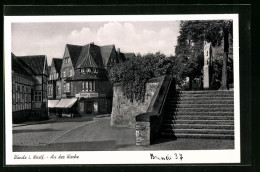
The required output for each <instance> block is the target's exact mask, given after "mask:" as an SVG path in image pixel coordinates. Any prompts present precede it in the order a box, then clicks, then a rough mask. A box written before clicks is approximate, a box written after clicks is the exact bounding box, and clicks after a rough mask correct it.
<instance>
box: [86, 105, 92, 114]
mask: <svg viewBox="0 0 260 172" xmlns="http://www.w3.org/2000/svg"><path fill="white" fill-rule="evenodd" d="M92 112H93V102H85V114H92Z"/></svg>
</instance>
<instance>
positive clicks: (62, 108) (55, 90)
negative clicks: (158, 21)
mask: <svg viewBox="0 0 260 172" xmlns="http://www.w3.org/2000/svg"><path fill="white" fill-rule="evenodd" d="M132 57H135V54H134V53H121V52H120V49H117V50H116V48H115V45H107V46H98V45H95V44H94V43H90V44H87V45H83V46H79V45H70V44H66V46H65V51H64V54H63V58H53V59H52V62H51V65H50V66H49V67H48V66H47V60H46V56H23V57H21V56H20V57H17V56H15V55H14V54H12V72H13V85H14V87H13V91H14V90H15V94H17V95H16V98H15V100H14V99H13V113H15V115H13V116H14V117H17V116H20V117H21V116H27V117H28V114H30V115H29V116H32V115H31V114H32V113H33V114H35V115H34V116H40V117H45V115H46V114H48V113H47V112H46V111H49V112H51V113H56V114H59V115H62V114H71V115H81V116H82V115H88V114H104V113H110V112H111V109H112V96H113V89H112V85H111V82H110V81H109V78H108V70H109V69H110V68H111V67H112V66H114V65H115V64H116V63H119V62H122V61H125V60H127V59H129V58H132ZM19 71H23V73H21V72H19ZM17 76H19V77H18V78H20V80H21V81H22V82H25V83H26V84H27V85H26V84H23V88H22V89H20V88H21V86H20V87H19V89H18V88H17V89H16V85H17V84H16V83H17V81H16V79H15V78H16V77H17ZM27 80H28V81H30V82H27ZM19 84H20V85H21V83H20V82H19ZM25 85H26V87H25ZM14 88H15V89H14ZM24 89H25V91H24V92H23V91H22V94H21V90H24ZM26 89H28V90H30V91H28V92H27V90H26ZM16 90H17V91H16ZM25 92H26V97H27V98H25V97H24V96H23V95H24V94H25ZM17 96H18V97H19V98H18V99H19V101H18V100H17V101H16V99H17ZM21 96H23V99H20V97H21ZM28 97H30V98H28ZM25 99H26V100H25ZM21 100H22V102H23V103H21V102H20V101H21ZM23 104H26V105H23ZM27 104H28V106H27ZM25 106H26V108H25ZM14 107H15V108H14ZM21 107H22V108H21ZM23 110H27V111H26V112H22V111H23ZM37 110H38V111H39V112H38V111H37ZM36 111H37V113H36ZM21 114H23V115H21Z"/></svg>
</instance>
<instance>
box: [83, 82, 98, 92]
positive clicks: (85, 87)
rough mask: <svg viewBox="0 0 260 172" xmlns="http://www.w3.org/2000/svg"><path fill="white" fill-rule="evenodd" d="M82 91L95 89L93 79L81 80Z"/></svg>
mask: <svg viewBox="0 0 260 172" xmlns="http://www.w3.org/2000/svg"><path fill="white" fill-rule="evenodd" d="M82 91H95V81H85V82H82Z"/></svg>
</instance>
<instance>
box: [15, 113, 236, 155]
mask: <svg viewBox="0 0 260 172" xmlns="http://www.w3.org/2000/svg"><path fill="white" fill-rule="evenodd" d="M47 122H48V123H40V124H30V125H25V126H17V125H16V126H13V151H15V152H16V151H25V152H27V151H28V152H29V151H35V152H37V151H115V150H119V151H125V150H126V151H131V150H202V149H205V150H210V149H234V140H218V139H177V140H165V139H162V140H158V141H157V142H156V143H155V144H153V145H150V146H136V145H135V129H130V128H121V127H113V126H110V118H109V117H106V116H105V117H100V118H94V119H93V118H86V117H85V118H57V119H55V120H51V121H47Z"/></svg>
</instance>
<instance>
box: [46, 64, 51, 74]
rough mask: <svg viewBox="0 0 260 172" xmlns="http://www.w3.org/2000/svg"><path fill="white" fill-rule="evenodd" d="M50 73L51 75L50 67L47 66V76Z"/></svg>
mask: <svg viewBox="0 0 260 172" xmlns="http://www.w3.org/2000/svg"><path fill="white" fill-rule="evenodd" d="M50 73H51V66H48V67H47V75H50Z"/></svg>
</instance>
